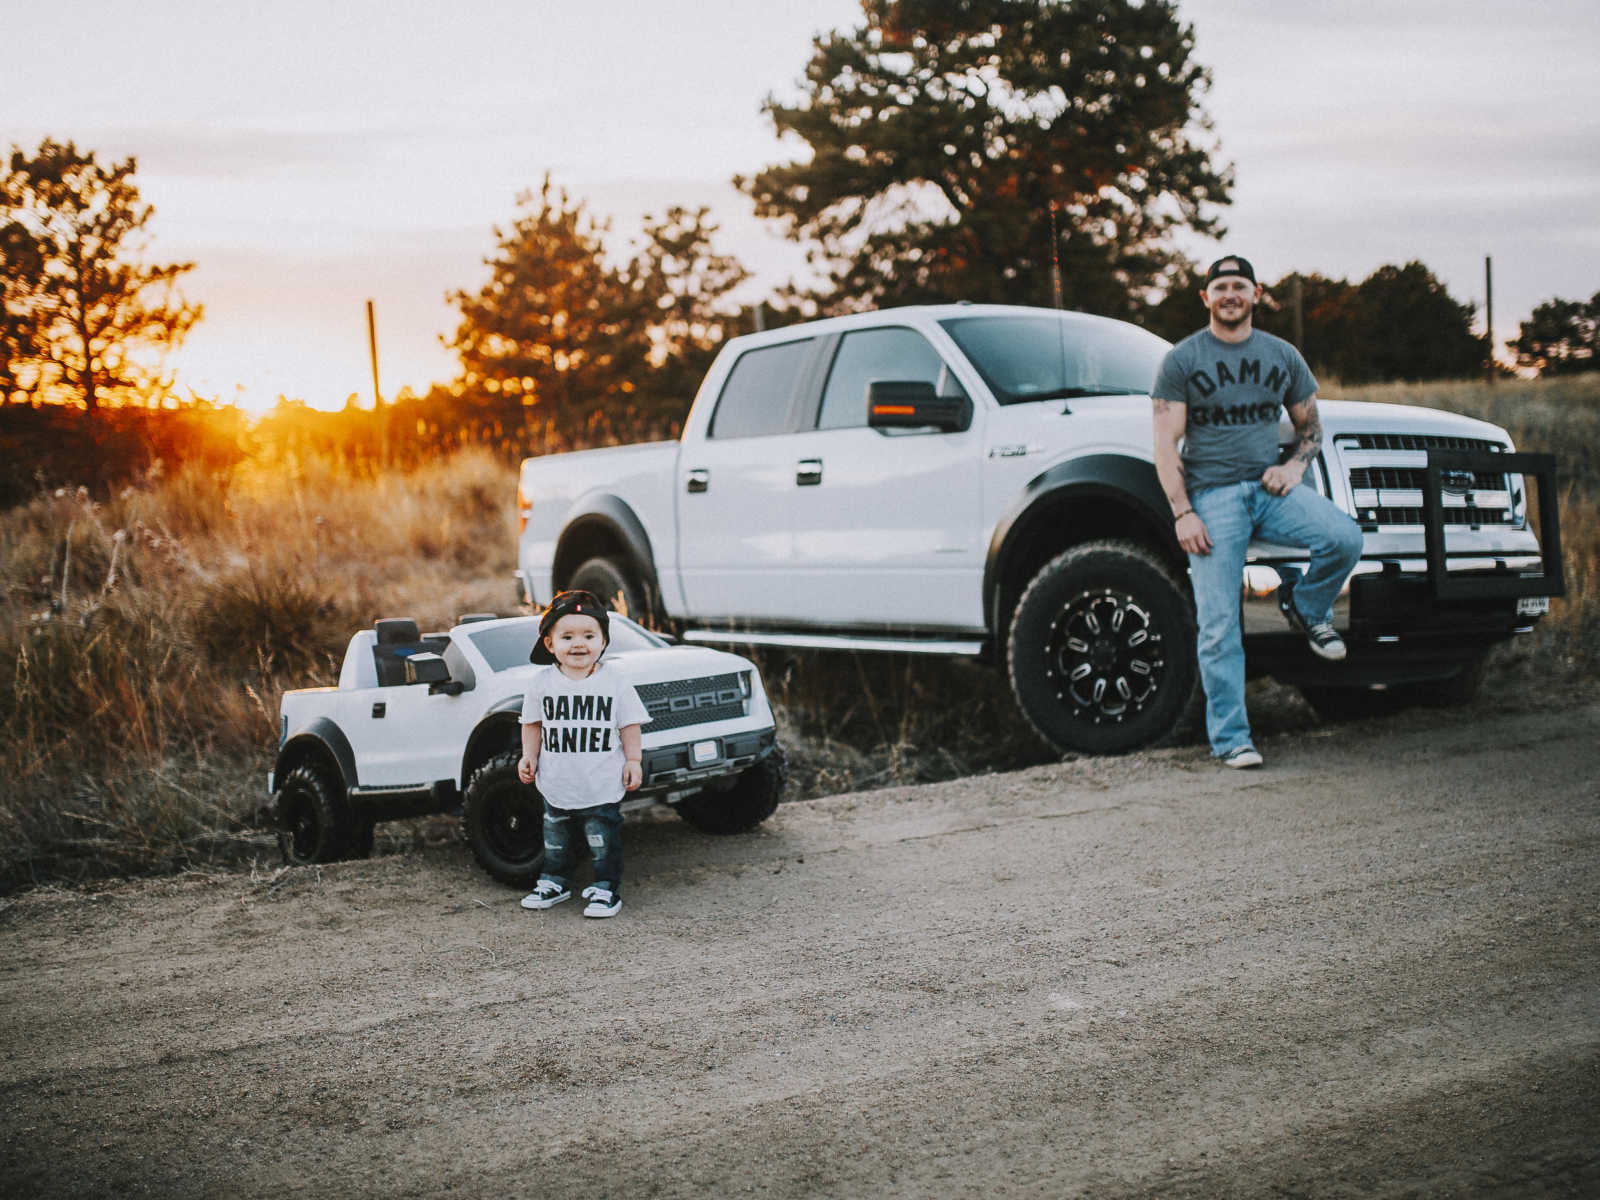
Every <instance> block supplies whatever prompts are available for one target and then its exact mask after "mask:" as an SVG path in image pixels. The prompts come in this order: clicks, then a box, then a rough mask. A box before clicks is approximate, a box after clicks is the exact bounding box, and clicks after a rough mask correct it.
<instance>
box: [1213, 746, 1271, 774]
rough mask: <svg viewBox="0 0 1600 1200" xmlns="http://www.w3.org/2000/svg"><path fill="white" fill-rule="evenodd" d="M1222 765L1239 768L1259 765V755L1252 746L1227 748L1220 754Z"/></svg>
mask: <svg viewBox="0 0 1600 1200" xmlns="http://www.w3.org/2000/svg"><path fill="white" fill-rule="evenodd" d="M1222 765H1223V766H1225V767H1232V768H1233V769H1234V770H1236V771H1237V770H1240V769H1241V768H1243V767H1259V766H1260V765H1261V755H1260V753H1259V752H1258V751H1257V750H1256V748H1255V747H1254V746H1240V747H1239V748H1238V749H1237V750H1229V751H1228V752H1227V753H1226V754H1224V755H1223V756H1222Z"/></svg>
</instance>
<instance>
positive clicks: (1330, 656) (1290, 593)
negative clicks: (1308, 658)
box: [1278, 583, 1345, 662]
mask: <svg viewBox="0 0 1600 1200" xmlns="http://www.w3.org/2000/svg"><path fill="white" fill-rule="evenodd" d="M1278 611H1279V612H1281V613H1282V614H1283V619H1284V620H1285V621H1287V622H1289V628H1291V629H1293V630H1296V631H1298V632H1300V633H1303V634H1305V635H1306V645H1308V646H1310V647H1311V653H1313V654H1315V655H1316V656H1317V657H1318V658H1325V659H1327V660H1328V661H1329V662H1338V661H1340V660H1341V659H1343V658H1344V656H1345V646H1344V639H1343V638H1342V637H1340V636H1339V632H1338V630H1336V629H1334V627H1333V625H1332V624H1331V623H1330V622H1328V621H1318V622H1317V623H1316V624H1315V625H1307V624H1306V620H1305V618H1304V617H1302V616H1301V615H1300V610H1299V609H1298V608H1296V607H1295V606H1294V585H1293V584H1289V583H1284V584H1280V585H1279V586H1278Z"/></svg>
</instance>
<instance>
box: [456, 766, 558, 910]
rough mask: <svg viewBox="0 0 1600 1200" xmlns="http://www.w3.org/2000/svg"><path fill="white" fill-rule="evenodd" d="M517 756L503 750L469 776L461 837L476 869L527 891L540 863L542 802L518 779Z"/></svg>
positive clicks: (541, 851)
mask: <svg viewBox="0 0 1600 1200" xmlns="http://www.w3.org/2000/svg"><path fill="white" fill-rule="evenodd" d="M520 757H521V755H520V754H519V753H518V752H517V751H515V750H507V751H505V752H503V753H500V754H497V755H495V756H494V757H493V758H491V759H489V761H488V762H486V763H484V764H483V765H482V766H481V767H479V768H478V769H477V770H475V771H474V772H473V773H472V778H471V779H470V780H468V781H467V794H466V796H465V797H464V799H463V802H462V808H461V836H462V837H463V838H465V839H466V843H467V846H468V847H469V848H470V849H471V850H472V856H473V857H474V858H476V859H477V860H478V865H479V866H480V867H482V868H483V869H484V870H485V871H486V872H488V873H489V875H490V876H491V877H492V878H494V879H498V880H499V881H500V882H501V883H507V884H511V885H512V886H514V887H532V886H533V884H534V883H536V882H537V881H538V879H539V868H540V867H541V866H542V865H543V864H544V802H543V801H542V800H540V798H539V793H538V791H537V789H535V788H532V787H530V786H528V785H527V784H525V783H523V782H522V781H521V780H520V779H518V778H517V760H518V759H519V758H520Z"/></svg>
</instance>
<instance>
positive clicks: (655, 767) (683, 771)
mask: <svg viewBox="0 0 1600 1200" xmlns="http://www.w3.org/2000/svg"><path fill="white" fill-rule="evenodd" d="M777 744H778V732H777V730H776V729H775V728H773V727H772V726H768V727H767V728H765V729H751V730H746V731H744V732H742V733H730V734H723V735H711V736H708V737H703V738H695V739H694V740H693V741H688V742H679V743H677V744H674V745H671V746H657V747H654V748H652V749H646V750H645V751H644V753H643V755H642V759H643V762H642V763H641V766H642V768H643V770H644V783H643V785H642V786H641V787H640V788H639V791H638V793H636V794H637V795H640V796H651V797H654V798H656V799H662V798H667V797H670V794H671V793H673V792H678V791H692V790H694V789H696V788H698V787H699V786H700V785H701V784H704V783H707V782H709V781H710V780H713V779H720V778H722V777H724V776H727V775H736V774H738V773H739V772H740V771H743V770H745V769H746V768H747V767H750V766H753V765H754V764H755V763H757V762H759V761H760V760H761V759H763V758H765V757H766V756H767V755H769V754H771V753H772V752H773V750H774V749H775V748H776V747H777Z"/></svg>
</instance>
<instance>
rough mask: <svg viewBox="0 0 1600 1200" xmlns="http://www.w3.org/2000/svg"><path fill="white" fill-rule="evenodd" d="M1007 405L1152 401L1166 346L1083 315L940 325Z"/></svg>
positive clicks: (956, 320)
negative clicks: (1093, 399) (1083, 399)
mask: <svg viewBox="0 0 1600 1200" xmlns="http://www.w3.org/2000/svg"><path fill="white" fill-rule="evenodd" d="M939 324H940V325H941V326H943V327H944V330H945V332H946V333H948V334H949V335H950V337H951V339H952V340H953V341H954V342H955V344H956V345H957V346H960V347H961V352H962V353H963V354H965V355H966V356H967V358H968V359H969V360H970V361H971V362H972V365H973V366H974V367H976V368H977V369H978V374H980V375H982V376H983V381H984V382H985V383H986V384H988V385H989V390H990V391H991V392H993V393H994V398H995V399H996V400H997V401H999V402H1000V403H1001V404H1023V403H1026V402H1027V401H1029V400H1053V399H1061V398H1066V399H1070V398H1071V397H1073V396H1123V395H1129V394H1132V395H1139V396H1146V395H1149V394H1150V388H1151V385H1152V384H1154V383H1155V381H1156V370H1157V368H1159V367H1160V365H1161V358H1162V356H1163V355H1164V354H1166V352H1167V343H1166V342H1164V341H1162V340H1161V339H1160V338H1158V337H1157V336H1156V335H1155V334H1153V333H1147V332H1146V331H1145V330H1143V329H1140V328H1139V327H1138V326H1137V325H1129V324H1127V323H1126V322H1123V321H1112V320H1110V319H1108V318H1106V317H1090V316H1085V315H1083V314H1082V313H1065V312H1063V313H1056V312H1029V313H1006V314H1004V315H999V316H971V317H950V318H948V319H946V320H943V321H940V322H939Z"/></svg>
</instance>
